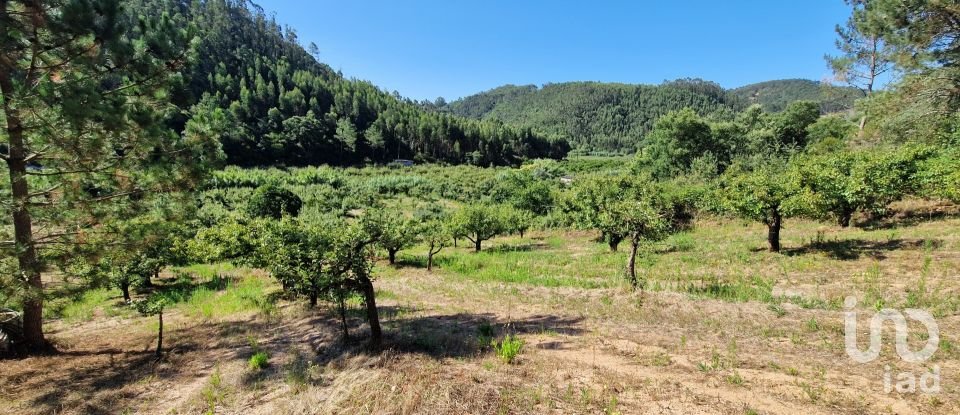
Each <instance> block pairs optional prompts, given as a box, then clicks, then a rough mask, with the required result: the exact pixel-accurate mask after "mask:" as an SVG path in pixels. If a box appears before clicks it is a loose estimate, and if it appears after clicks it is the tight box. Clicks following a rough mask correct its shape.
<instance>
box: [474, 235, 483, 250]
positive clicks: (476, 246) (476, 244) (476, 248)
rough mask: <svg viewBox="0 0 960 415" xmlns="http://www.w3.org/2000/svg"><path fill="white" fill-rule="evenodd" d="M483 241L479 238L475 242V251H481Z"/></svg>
mask: <svg viewBox="0 0 960 415" xmlns="http://www.w3.org/2000/svg"><path fill="white" fill-rule="evenodd" d="M481 242H483V241H481V240H480V238H477V240H476V242H474V243H473V249H474V251H475V252H480V243H481Z"/></svg>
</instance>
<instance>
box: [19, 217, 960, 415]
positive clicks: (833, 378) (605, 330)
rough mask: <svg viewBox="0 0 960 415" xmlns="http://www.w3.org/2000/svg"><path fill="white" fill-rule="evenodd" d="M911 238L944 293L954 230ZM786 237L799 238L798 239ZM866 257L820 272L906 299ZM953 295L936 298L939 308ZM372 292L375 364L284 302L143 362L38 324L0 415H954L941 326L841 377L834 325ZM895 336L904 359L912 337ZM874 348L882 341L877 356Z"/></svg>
mask: <svg viewBox="0 0 960 415" xmlns="http://www.w3.org/2000/svg"><path fill="white" fill-rule="evenodd" d="M731 226H733V225H731ZM918 226H920V227H919V228H911V230H901V231H899V232H900V236H901V237H902V238H903V239H906V238H908V237H912V235H914V234H922V233H923V232H927V231H929V232H942V233H941V234H939V235H940V236H939V238H940V239H942V240H945V241H944V242H943V244H941V246H940V247H939V248H938V249H937V250H935V251H934V252H935V255H936V261H938V263H942V264H946V265H943V266H940V267H939V268H937V270H939V271H938V272H934V273H932V276H931V280H945V281H946V280H949V279H950V278H949V277H957V276H958V275H957V274H956V273H955V270H956V269H957V266H958V264H960V256H958V255H957V254H958V244H957V243H956V242H957V241H956V238H955V236H956V232H954V231H951V230H949V229H960V221H958V220H956V219H950V220H945V221H940V222H932V223H927V224H924V225H918ZM732 229H734V230H733V231H731V232H736V227H734V228H732ZM938 229H939V231H938ZM943 229H947V230H945V231H944V230H943ZM795 232H805V233H804V235H802V237H803V238H806V237H810V236H811V234H813V233H815V232H816V229H815V227H813V225H811V226H810V227H809V228H802V227H801V228H799V229H797V230H795ZM796 238H798V240H799V238H801V236H796ZM950 238H953V239H950ZM791 243H792V244H793V245H798V244H800V243H799V242H791ZM590 244H592V242H591V241H590V240H589V238H587V237H586V236H583V235H580V234H571V235H568V242H567V243H566V245H565V246H563V247H562V250H563V251H564V252H567V253H569V254H571V255H593V254H591V252H594V251H595V248H594V247H592V246H591V245H590ZM883 252H884V256H885V257H884V258H883V259H882V260H878V259H877V258H875V257H871V256H869V255H863V256H862V258H861V257H858V258H855V259H845V260H843V261H845V262H842V263H841V262H837V264H838V265H837V266H838V267H839V266H840V265H842V266H843V267H848V268H849V269H850V270H851V274H853V270H856V269H859V270H863V269H866V268H868V267H869V266H870V264H872V263H875V262H877V261H881V263H883V264H884V265H885V266H886V267H887V268H885V269H889V270H891V271H890V273H889V275H901V274H902V275H905V277H904V278H903V280H901V281H898V280H897V279H896V278H892V277H891V278H890V279H889V281H887V282H886V283H885V285H883V286H884V287H887V288H884V289H889V290H893V289H894V288H890V287H897V286H898V284H899V285H900V286H910V285H911V284H912V283H911V282H910V281H914V280H913V279H911V278H913V277H910V278H907V276H910V275H914V274H915V273H916V272H917V270H916V269H915V268H916V267H919V266H921V265H916V264H915V262H916V261H914V259H915V258H914V257H915V256H917V255H919V254H917V253H916V252H915V251H911V250H910V249H908V248H904V247H903V246H898V247H896V248H891V249H887V250H884V251H883ZM908 257H909V258H913V259H910V261H907V259H905V258H908ZM818 258H819V257H818ZM816 261H834V259H829V258H828V257H827V256H826V255H824V256H823V259H816V260H815V261H814V262H816ZM884 261H886V262H884ZM908 263H909V264H911V265H909V266H908V265H905V264H908ZM814 265H816V264H813V265H809V266H814ZM804 266H807V265H804ZM898 267H899V268H898ZM842 273H843V272H842V271H838V275H842ZM884 275H886V274H884ZM885 278H886V277H885ZM854 279H855V278H854V277H852V276H848V277H847V278H846V279H844V278H840V277H836V279H835V280H830V281H820V282H819V283H818V282H815V281H812V280H811V279H810V278H809V276H807V275H805V274H804V273H802V272H796V271H795V270H790V271H788V272H785V273H784V275H783V276H782V277H780V278H778V280H777V287H778V288H777V290H780V291H784V290H786V291H797V292H807V291H816V292H819V293H821V294H823V293H832V292H842V291H843V288H844V287H848V288H849V287H852V286H853V285H854ZM953 284H954V285H943V284H941V285H940V287H941V288H940V290H941V291H943V292H946V293H951V294H950V295H951V296H953V297H955V294H952V293H955V291H954V289H955V287H956V283H955V282H954V283H953ZM376 286H377V288H378V290H379V291H380V292H381V295H380V297H381V298H380V300H379V305H380V309H381V314H382V315H381V317H382V319H383V323H384V329H385V336H386V338H385V345H386V346H385V350H384V351H381V352H376V353H374V352H371V351H368V350H366V348H365V347H364V340H365V339H366V336H367V333H366V326H365V325H364V323H363V321H362V318H361V317H362V316H361V315H360V314H359V312H357V311H353V312H351V317H350V326H351V333H350V334H351V340H350V341H348V342H344V341H343V340H342V339H341V337H340V332H339V326H338V321H337V319H336V318H335V314H334V312H333V310H328V309H318V310H308V309H306V308H305V307H304V306H303V305H302V303H290V302H284V303H281V305H280V306H279V309H278V310H277V312H276V313H274V314H273V315H270V316H264V315H262V314H258V313H257V312H255V311H251V312H245V313H239V314H236V315H232V316H229V317H226V318H216V319H197V318H195V317H191V316H187V315H184V314H182V313H178V312H177V311H176V310H173V311H171V312H170V313H168V316H167V326H166V331H167V333H168V335H167V339H166V344H167V345H168V352H167V353H166V355H165V357H164V358H163V359H161V360H159V361H157V360H156V359H155V358H154V356H153V354H152V347H153V346H154V342H155V338H154V337H153V336H154V330H155V325H154V323H153V320H152V319H149V318H142V317H105V316H102V317H98V318H95V319H93V320H92V321H88V322H83V323H78V324H75V325H68V324H66V323H64V322H53V323H51V324H50V325H49V327H50V329H51V330H50V337H51V338H53V339H55V341H56V342H57V344H58V347H59V349H60V350H61V353H60V354H58V355H55V356H46V357H33V358H28V359H23V360H14V361H4V362H0V414H36V413H56V414H116V413H144V414H173V413H179V414H194V413H216V414H277V413H284V414H340V413H383V414H436V413H454V414H461V413H462V414H483V413H490V414H493V413H517V414H520V413H557V414H560V413H623V414H798V413H804V414H875V413H890V414H950V413H960V389H958V387H960V362H958V356H960V351H958V348H960V343H957V342H958V337H957V335H958V331H957V329H958V328H960V317H958V316H957V315H944V316H938V318H937V323H938V324H939V329H940V333H941V334H940V336H941V342H940V348H939V350H938V352H937V354H935V355H934V357H933V359H931V360H930V361H928V362H925V363H918V364H913V363H908V362H906V361H904V360H902V359H900V358H899V357H898V355H897V353H896V351H895V350H894V347H893V344H892V342H885V343H884V346H883V349H882V352H881V355H880V358H879V359H877V360H876V361H873V362H870V363H866V364H860V363H856V362H854V361H853V360H851V358H850V357H849V356H848V355H847V353H846V352H845V349H844V309H842V308H838V307H813V308H802V307H800V306H798V305H794V304H791V303H789V302H785V303H783V304H780V305H776V306H774V305H771V304H769V303H765V302H761V301H744V302H731V301H724V300H719V299H711V298H702V297H696V296H692V295H689V293H678V292H672V291H652V290H647V291H644V292H642V293H638V292H633V291H631V290H630V289H628V288H626V287H614V288H592V289H587V288H577V287H570V286H560V287H543V286H530V285H524V284H512V283H497V282H477V281H473V280H471V279H469V278H462V277H459V276H457V275H452V274H449V273H444V272H434V273H428V272H427V271H425V270H423V269H421V268H417V267H402V268H400V269H398V270H395V272H390V273H389V275H385V276H383V277H381V278H380V279H379V280H378V281H377V282H376ZM856 311H857V312H858V315H859V320H858V321H859V323H860V324H859V331H860V336H859V345H860V348H861V349H865V348H866V344H867V341H866V337H867V336H866V333H867V332H868V327H866V326H867V321H868V320H869V317H870V316H871V315H872V313H873V312H874V311H875V310H874V309H873V308H871V307H870V306H869V305H864V304H861V305H860V306H859V307H858V308H857V309H856ZM485 324H491V325H492V326H493V327H494V328H495V330H496V333H497V335H498V336H502V335H504V334H508V333H512V334H517V335H518V336H519V337H520V338H521V339H523V340H524V342H525V345H524V348H523V350H522V352H521V353H520V355H519V357H518V359H517V361H515V362H514V363H513V364H507V363H504V362H502V361H501V360H500V359H498V358H497V356H496V355H495V353H493V352H492V351H491V350H490V349H489V347H485V346H484V345H482V344H481V340H480V339H479V337H480V335H479V333H480V327H481V326H483V325H485ZM910 329H911V333H912V335H911V336H910V339H909V341H910V344H911V345H912V348H913V349H914V350H918V349H920V347H922V345H923V344H924V342H925V340H926V339H925V338H924V337H923V336H922V335H921V334H920V333H921V332H923V327H922V326H920V325H918V324H914V323H911V325H910ZM893 336H894V333H893V329H892V328H891V327H887V328H886V329H885V331H884V338H885V339H892V338H893ZM887 343H890V344H887ZM255 350H262V351H265V352H267V353H268V354H269V356H270V363H269V365H268V366H267V367H266V368H265V369H262V370H252V369H250V368H249V367H248V363H247V362H248V359H249V358H250V356H251V355H252V354H253V353H254V351H255ZM935 369H937V370H938V373H939V374H940V382H939V386H940V390H939V392H938V393H932V394H931V393H919V392H918V393H908V392H905V391H897V390H895V389H896V388H894V390H893V391H890V392H887V391H885V382H884V379H885V376H890V377H891V379H892V384H893V385H896V382H897V379H898V376H899V375H900V374H901V373H905V372H910V373H913V374H915V375H916V376H918V377H919V376H921V375H923V374H926V373H930V372H931V371H933V370H935Z"/></svg>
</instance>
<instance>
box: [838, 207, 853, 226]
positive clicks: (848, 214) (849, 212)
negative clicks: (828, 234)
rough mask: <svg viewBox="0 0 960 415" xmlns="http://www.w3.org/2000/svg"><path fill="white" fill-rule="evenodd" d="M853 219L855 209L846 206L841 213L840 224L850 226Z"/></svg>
mask: <svg viewBox="0 0 960 415" xmlns="http://www.w3.org/2000/svg"><path fill="white" fill-rule="evenodd" d="M851 219H853V209H850V208H844V209H843V212H841V213H840V226H841V227H844V228H849V227H850V220H851Z"/></svg>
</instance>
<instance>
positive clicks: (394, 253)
mask: <svg viewBox="0 0 960 415" xmlns="http://www.w3.org/2000/svg"><path fill="white" fill-rule="evenodd" d="M387 256H388V257H389V258H390V265H394V264H396V263H397V250H396V249H388V250H387Z"/></svg>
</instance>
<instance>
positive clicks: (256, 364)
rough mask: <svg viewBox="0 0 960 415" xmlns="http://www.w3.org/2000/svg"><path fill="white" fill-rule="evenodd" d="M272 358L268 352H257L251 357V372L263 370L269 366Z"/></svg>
mask: <svg viewBox="0 0 960 415" xmlns="http://www.w3.org/2000/svg"><path fill="white" fill-rule="evenodd" d="M269 360H270V356H269V355H268V354H267V352H256V353H254V354H253V356H250V362H249V364H248V366H249V367H250V370H261V369H263V368H265V367H267V365H268V364H269Z"/></svg>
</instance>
